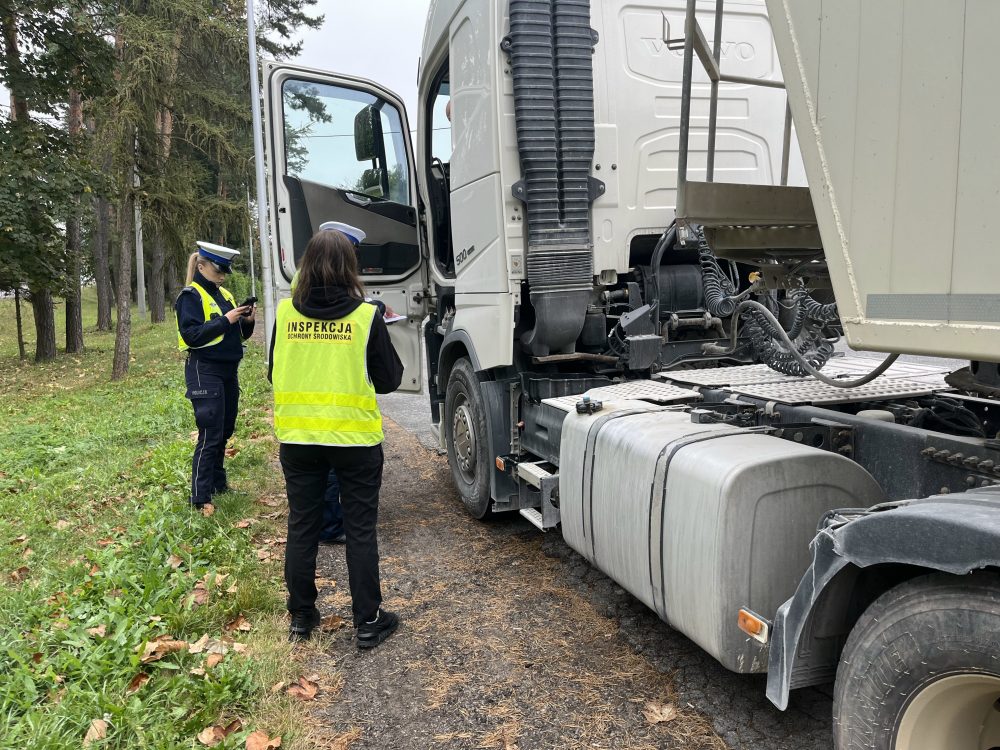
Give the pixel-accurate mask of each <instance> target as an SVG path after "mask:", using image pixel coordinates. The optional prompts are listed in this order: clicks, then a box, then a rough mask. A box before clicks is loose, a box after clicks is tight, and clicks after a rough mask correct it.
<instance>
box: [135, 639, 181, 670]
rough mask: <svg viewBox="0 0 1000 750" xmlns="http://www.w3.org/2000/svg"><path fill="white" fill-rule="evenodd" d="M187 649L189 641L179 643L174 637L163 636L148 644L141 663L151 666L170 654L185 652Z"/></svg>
mask: <svg viewBox="0 0 1000 750" xmlns="http://www.w3.org/2000/svg"><path fill="white" fill-rule="evenodd" d="M187 647H188V642H187V641H178V640H174V638H173V636H169V635H161V636H159V637H157V638H154V639H153V640H151V641H149V642H148V643H147V644H146V646H145V648H143V650H142V657H141V658H140V659H139V661H140V662H142V663H143V664H150V663H152V662H154V661H159V660H160V659H162V658H163V657H164V656H167V655H168V654H173V653H176V652H177V651H184V650H185V649H186V648H187Z"/></svg>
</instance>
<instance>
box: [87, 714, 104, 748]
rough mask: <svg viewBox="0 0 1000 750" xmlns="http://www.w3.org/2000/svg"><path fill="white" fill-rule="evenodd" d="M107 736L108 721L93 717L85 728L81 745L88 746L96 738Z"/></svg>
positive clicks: (95, 740) (96, 739)
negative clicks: (85, 731)
mask: <svg viewBox="0 0 1000 750" xmlns="http://www.w3.org/2000/svg"><path fill="white" fill-rule="evenodd" d="M107 736H108V722H106V721H105V720H104V719H94V720H93V721H92V722H90V726H89V727H88V728H87V733H86V734H85V735H84V736H83V746H84V747H90V746H91V745H92V744H93V743H94V742H97V741H98V740H103V739H106V738H107Z"/></svg>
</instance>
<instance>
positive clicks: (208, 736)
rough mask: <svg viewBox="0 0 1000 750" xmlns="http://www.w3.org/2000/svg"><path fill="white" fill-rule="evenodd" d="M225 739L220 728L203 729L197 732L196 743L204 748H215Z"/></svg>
mask: <svg viewBox="0 0 1000 750" xmlns="http://www.w3.org/2000/svg"><path fill="white" fill-rule="evenodd" d="M224 739H226V735H225V734H224V733H223V729H222V727H205V728H204V729H202V730H201V731H200V732H198V742H200V743H201V744H202V745H205V746H206V747H215V746H216V745H218V744H219V743H220V742H222V741H223V740H224Z"/></svg>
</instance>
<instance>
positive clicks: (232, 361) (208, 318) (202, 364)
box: [174, 242, 256, 512]
mask: <svg viewBox="0 0 1000 750" xmlns="http://www.w3.org/2000/svg"><path fill="white" fill-rule="evenodd" d="M237 255H239V251H237V250H231V249H230V248H227V247H222V246H221V245H214V244H212V243H210V242H198V252H196V253H192V254H191V257H190V258H189V259H188V272H187V286H185V287H184V289H183V290H181V293H180V295H179V296H178V297H177V302H176V304H175V305H174V309H175V310H176V312H177V345H178V347H179V348H180V350H181V351H186V352H187V361H186V362H185V364H184V380H185V383H186V385H187V393H186V394H185V395H186V397H187V398H189V399H190V400H191V405H192V406H193V407H194V421H195V424H196V425H197V427H198V443H197V444H196V445H195V449H194V457H193V459H192V461H191V504H192V505H193V506H194V507H195V508H196V509H198V510H201V511H203V512H204V511H205V510H206V506H209V507H208V510H210V509H211V507H210V503H211V500H212V495H213V494H218V493H222V492H227V491H228V490H229V483H228V481H227V479H226V469H225V467H224V466H223V460H224V459H225V456H226V452H225V451H226V441H227V440H229V438H230V437H231V436H232V434H233V432H234V431H235V429H236V411H237V408H238V406H239V398H240V384H239V379H238V377H237V369H238V368H239V365H240V360H241V359H243V341H244V340H246V339H248V338H250V335H251V334H252V333H253V328H254V320H255V313H256V306H255V305H252V304H251V305H248V306H246V307H241V306H237V304H236V300H235V299H234V298H233V295H232V294H230V293H229V291H228V290H226V289H224V288H223V287H222V283H223V282H224V281H225V280H226V276H227V275H228V274H229V273H230V272H231V270H232V268H231V264H232V261H233V258H234V257H236V256H237Z"/></svg>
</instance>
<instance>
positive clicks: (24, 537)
mask: <svg viewBox="0 0 1000 750" xmlns="http://www.w3.org/2000/svg"><path fill="white" fill-rule="evenodd" d="M26 541H28V536H27V534H21V536H19V537H17V538H16V539H11V540H10V543H11V544H22V543H23V542H26Z"/></svg>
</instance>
